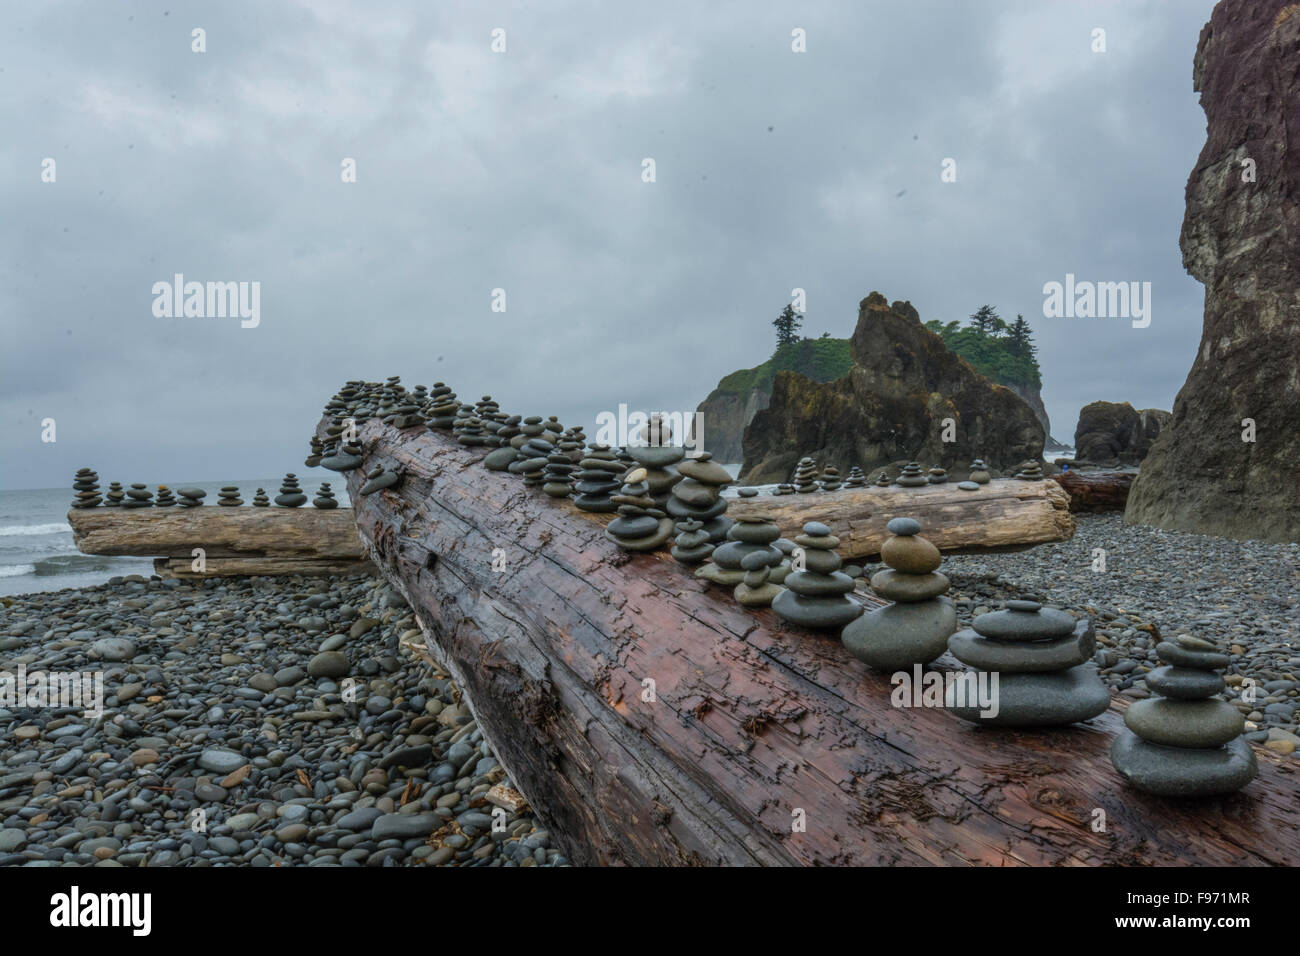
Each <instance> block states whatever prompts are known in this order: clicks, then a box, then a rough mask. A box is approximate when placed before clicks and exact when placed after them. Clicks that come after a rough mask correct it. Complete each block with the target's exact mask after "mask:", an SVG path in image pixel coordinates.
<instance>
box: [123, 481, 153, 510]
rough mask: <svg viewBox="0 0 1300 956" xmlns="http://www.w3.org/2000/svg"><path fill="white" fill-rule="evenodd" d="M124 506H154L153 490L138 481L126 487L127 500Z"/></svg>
mask: <svg viewBox="0 0 1300 956" xmlns="http://www.w3.org/2000/svg"><path fill="white" fill-rule="evenodd" d="M122 507H123V508H152V507H153V492H152V491H150V490H149V486H148V485H142V484H139V483H138V482H137V483H136V484H133V485H132V486H131V487H130V488H128V489H126V500H125V501H123V502H122Z"/></svg>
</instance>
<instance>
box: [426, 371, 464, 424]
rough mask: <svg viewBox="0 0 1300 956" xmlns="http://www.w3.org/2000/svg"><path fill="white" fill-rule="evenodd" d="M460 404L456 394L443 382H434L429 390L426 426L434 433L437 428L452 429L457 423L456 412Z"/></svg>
mask: <svg viewBox="0 0 1300 956" xmlns="http://www.w3.org/2000/svg"><path fill="white" fill-rule="evenodd" d="M459 409H460V403H459V402H457V401H456V393H455V392H453V391H452V390H451V388H450V387H449V386H447V385H444V384H443V383H442V382H434V383H433V388H431V389H430V390H429V404H428V405H427V406H425V411H424V414H425V418H426V420H425V425H426V426H428V428H429V430H430V431H432V430H433V429H435V428H441V429H447V428H451V427H452V425H454V424H455V422H456V412H457V411H458V410H459Z"/></svg>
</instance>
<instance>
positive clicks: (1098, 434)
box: [1074, 402, 1173, 465]
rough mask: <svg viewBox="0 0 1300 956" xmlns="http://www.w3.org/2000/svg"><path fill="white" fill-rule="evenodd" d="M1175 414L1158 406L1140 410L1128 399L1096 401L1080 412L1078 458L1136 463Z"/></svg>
mask: <svg viewBox="0 0 1300 956" xmlns="http://www.w3.org/2000/svg"><path fill="white" fill-rule="evenodd" d="M1172 417H1173V416H1172V415H1170V413H1169V412H1163V411H1161V410H1160V409H1158V408H1144V409H1142V411H1138V410H1137V409H1135V408H1134V407H1133V406H1132V405H1130V404H1129V403H1128V402H1093V403H1092V404H1091V405H1085V406H1083V410H1082V411H1080V412H1079V424H1078V426H1076V427H1075V429H1074V458H1075V460H1076V461H1088V462H1092V463H1094V464H1098V465H1136V464H1139V463H1141V461H1142V459H1144V458H1146V456H1147V452H1149V451H1150V450H1151V444H1152V442H1154V441H1155V440H1156V438H1157V437H1158V436H1159V435H1160V431H1161V429H1162V428H1164V426H1165V425H1167V424H1168V423H1169V419H1170V418H1172Z"/></svg>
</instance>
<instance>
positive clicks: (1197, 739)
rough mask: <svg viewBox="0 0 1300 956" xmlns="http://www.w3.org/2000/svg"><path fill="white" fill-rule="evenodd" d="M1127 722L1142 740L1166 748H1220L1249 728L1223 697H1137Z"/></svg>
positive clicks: (1127, 713) (1127, 715)
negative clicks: (1192, 698)
mask: <svg viewBox="0 0 1300 956" xmlns="http://www.w3.org/2000/svg"><path fill="white" fill-rule="evenodd" d="M1124 724H1125V725H1126V726H1127V727H1128V729H1129V730H1131V731H1133V733H1135V734H1137V735H1138V736H1139V737H1141V738H1142V739H1143V740H1146V741H1148V742H1150V743H1153V744H1163V745H1164V746H1166V747H1192V748H1209V747H1221V746H1223V745H1224V744H1226V743H1227V742H1228V741H1230V740H1232V739H1233V738H1234V737H1238V736H1240V734H1241V732H1242V731H1243V730H1245V729H1246V720H1245V718H1244V717H1242V716H1241V712H1240V711H1239V710H1237V708H1235V707H1233V706H1232V705H1231V704H1229V703H1227V702H1225V701H1222V700H1167V699H1164V698H1160V697H1156V698H1150V699H1147V700H1137V701H1134V702H1133V703H1132V704H1130V705H1129V708H1128V710H1127V711H1125V712H1124Z"/></svg>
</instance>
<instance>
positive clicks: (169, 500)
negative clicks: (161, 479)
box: [154, 485, 176, 508]
mask: <svg viewBox="0 0 1300 956" xmlns="http://www.w3.org/2000/svg"><path fill="white" fill-rule="evenodd" d="M174 504H176V499H175V498H173V497H172V490H171V489H170V488H168V487H167V486H166V485H159V486H158V500H157V501H155V502H154V505H155V506H156V507H159V508H170V507H172V505H174Z"/></svg>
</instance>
